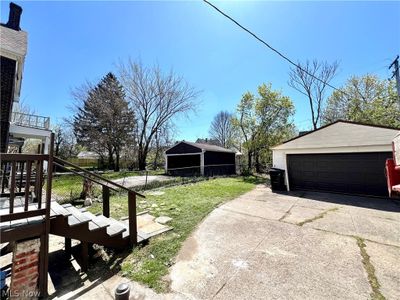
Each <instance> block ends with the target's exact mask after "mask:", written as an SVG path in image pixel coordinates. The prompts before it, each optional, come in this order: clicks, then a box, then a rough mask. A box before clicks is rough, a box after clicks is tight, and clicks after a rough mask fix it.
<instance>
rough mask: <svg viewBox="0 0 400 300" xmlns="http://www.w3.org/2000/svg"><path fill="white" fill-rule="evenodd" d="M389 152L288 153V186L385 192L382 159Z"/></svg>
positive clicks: (337, 190)
mask: <svg viewBox="0 0 400 300" xmlns="http://www.w3.org/2000/svg"><path fill="white" fill-rule="evenodd" d="M391 157H392V153H391V152H374V153H335V154H288V155H287V165H288V175H289V185H290V189H292V190H296V189H307V190H320V191H331V192H341V193H351V194H363V195H375V196H387V195H388V191H387V186H386V177H385V173H384V168H385V161H386V159H387V158H391Z"/></svg>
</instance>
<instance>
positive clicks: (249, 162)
mask: <svg viewBox="0 0 400 300" xmlns="http://www.w3.org/2000/svg"><path fill="white" fill-rule="evenodd" d="M251 165H252V163H251V152H250V151H248V152H247V168H248V169H249V172H251Z"/></svg>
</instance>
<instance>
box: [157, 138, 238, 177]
mask: <svg viewBox="0 0 400 300" xmlns="http://www.w3.org/2000/svg"><path fill="white" fill-rule="evenodd" d="M235 160H236V152H235V151H233V150H229V149H226V148H223V147H219V146H215V145H209V144H201V143H191V142H186V141H182V142H179V143H178V144H176V145H175V146H173V147H171V148H169V149H168V150H167V151H165V171H166V172H167V174H170V175H175V176H199V175H202V176H215V175H231V174H235V171H236V165H235Z"/></svg>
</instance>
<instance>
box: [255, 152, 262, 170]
mask: <svg viewBox="0 0 400 300" xmlns="http://www.w3.org/2000/svg"><path fill="white" fill-rule="evenodd" d="M255 159H256V173H261V171H260V155H259V154H258V151H257V153H256V157H255Z"/></svg>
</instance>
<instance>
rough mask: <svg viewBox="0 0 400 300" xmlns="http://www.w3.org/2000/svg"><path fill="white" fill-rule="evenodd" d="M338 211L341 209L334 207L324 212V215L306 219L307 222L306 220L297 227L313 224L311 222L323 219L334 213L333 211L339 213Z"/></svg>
mask: <svg viewBox="0 0 400 300" xmlns="http://www.w3.org/2000/svg"><path fill="white" fill-rule="evenodd" d="M338 209H339V207H333V208H330V209H327V210H325V211H323V212H322V213H320V214H318V215H316V216H315V217H313V218H310V219H306V220H304V221H302V222H299V223H297V225H299V226H303V225H304V224H307V223H311V222H314V221H316V220H319V219H322V218H323V217H325V215H326V214H327V213H329V212H332V211H337V210H338Z"/></svg>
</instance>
